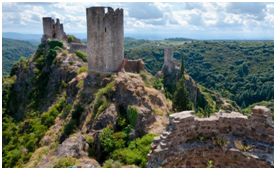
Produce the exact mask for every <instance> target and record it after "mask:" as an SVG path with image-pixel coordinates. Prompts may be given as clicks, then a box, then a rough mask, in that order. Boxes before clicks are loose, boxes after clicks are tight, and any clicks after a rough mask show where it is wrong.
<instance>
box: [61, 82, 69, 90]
mask: <svg viewBox="0 0 275 170" xmlns="http://www.w3.org/2000/svg"><path fill="white" fill-rule="evenodd" d="M68 85H69V84H67V83H65V81H64V80H62V88H66V87H68Z"/></svg>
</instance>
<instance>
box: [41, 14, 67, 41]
mask: <svg viewBox="0 0 275 170" xmlns="http://www.w3.org/2000/svg"><path fill="white" fill-rule="evenodd" d="M42 20H43V33H44V34H43V36H42V38H41V43H46V42H47V40H48V39H56V40H65V39H67V36H66V33H65V32H64V28H63V24H61V23H60V22H59V19H58V18H57V19H56V23H55V22H54V20H53V19H52V18H51V17H43V18H42Z"/></svg>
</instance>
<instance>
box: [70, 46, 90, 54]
mask: <svg viewBox="0 0 275 170" xmlns="http://www.w3.org/2000/svg"><path fill="white" fill-rule="evenodd" d="M77 50H80V51H82V52H83V53H85V54H87V45H85V44H79V43H71V46H70V51H69V52H70V53H76V51H77Z"/></svg>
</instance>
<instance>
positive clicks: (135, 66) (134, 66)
mask: <svg viewBox="0 0 275 170" xmlns="http://www.w3.org/2000/svg"><path fill="white" fill-rule="evenodd" d="M144 66H145V64H144V62H143V61H142V59H138V60H128V61H127V63H126V65H125V67H124V69H125V71H126V72H133V73H139V72H141V71H144Z"/></svg>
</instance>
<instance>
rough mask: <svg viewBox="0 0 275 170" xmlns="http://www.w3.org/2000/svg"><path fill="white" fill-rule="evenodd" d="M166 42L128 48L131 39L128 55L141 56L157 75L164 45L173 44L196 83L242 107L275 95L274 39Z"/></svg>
mask: <svg viewBox="0 0 275 170" xmlns="http://www.w3.org/2000/svg"><path fill="white" fill-rule="evenodd" d="M137 41H138V40H135V41H133V43H136V44H137V43H138V42H137ZM140 41H143V40H140ZM166 42H167V41H162V42H155V43H158V45H157V46H155V45H151V46H149V45H147V46H144V45H140V47H135V48H127V44H128V43H131V41H128V42H126V43H125V47H126V48H125V55H127V56H128V57H129V58H130V59H135V58H139V57H140V58H142V59H143V61H144V62H145V66H146V69H147V71H149V72H150V73H152V74H156V72H157V71H158V70H160V69H161V67H162V64H163V62H164V58H163V56H164V47H168V46H169V47H173V48H174V58H176V59H177V60H179V59H180V57H181V53H183V54H184V58H185V65H186V69H187V73H188V74H189V75H190V76H191V77H192V78H193V79H194V80H195V81H196V82H197V83H199V84H202V85H203V86H205V87H207V88H210V89H214V90H216V91H218V92H219V93H221V94H222V96H224V97H228V98H230V99H232V100H235V101H236V102H237V103H238V104H239V105H240V106H242V108H245V107H246V106H248V105H250V104H252V103H255V102H260V101H263V100H267V101H270V100H272V99H273V98H274V96H273V91H274V85H273V80H274V68H273V66H274V54H273V53H274V43H273V41H250V42H245V41H238V42H236V41H231V42H221V41H196V42H193V43H183V44H181V45H168V44H169V43H167V44H166ZM164 43H165V44H164ZM153 44H154V43H153Z"/></svg>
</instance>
